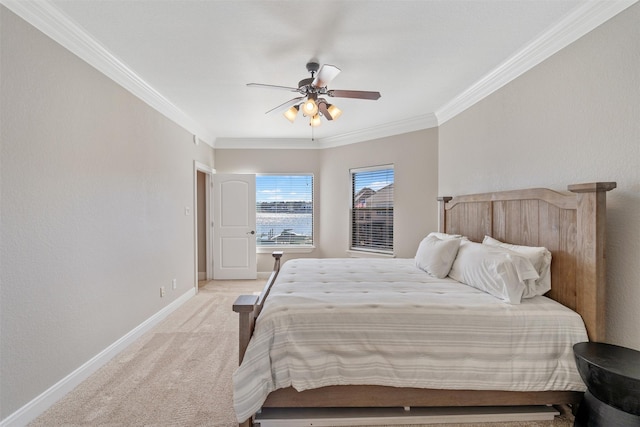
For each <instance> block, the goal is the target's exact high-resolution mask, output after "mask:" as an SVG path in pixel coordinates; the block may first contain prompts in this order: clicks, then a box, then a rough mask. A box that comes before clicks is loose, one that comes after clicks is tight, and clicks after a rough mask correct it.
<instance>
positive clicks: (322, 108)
mask: <svg viewBox="0 0 640 427" xmlns="http://www.w3.org/2000/svg"><path fill="white" fill-rule="evenodd" d="M318 110H319V111H320V112H321V113H322V115H323V116H324V118H325V119H327V120H333V117H331V113H329V110H327V104H326V102H319V103H318Z"/></svg>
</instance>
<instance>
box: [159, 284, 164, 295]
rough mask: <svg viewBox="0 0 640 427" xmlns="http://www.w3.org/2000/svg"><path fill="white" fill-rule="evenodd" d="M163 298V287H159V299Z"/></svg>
mask: <svg viewBox="0 0 640 427" xmlns="http://www.w3.org/2000/svg"><path fill="white" fill-rule="evenodd" d="M163 296H164V286H160V298H162V297H163Z"/></svg>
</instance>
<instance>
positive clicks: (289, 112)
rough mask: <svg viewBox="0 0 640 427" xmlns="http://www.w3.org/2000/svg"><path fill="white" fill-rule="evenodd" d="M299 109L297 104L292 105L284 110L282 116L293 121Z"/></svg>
mask: <svg viewBox="0 0 640 427" xmlns="http://www.w3.org/2000/svg"><path fill="white" fill-rule="evenodd" d="M299 109H300V106H299V105H294V106H293V107H291V108H289V109H288V110H287V111H285V112H284V116H285V117H286V118H287V120H289V121H290V122H291V123H293V122H294V121H295V120H296V117H297V116H298V110H299Z"/></svg>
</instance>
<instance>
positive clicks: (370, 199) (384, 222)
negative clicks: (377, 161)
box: [351, 165, 394, 253]
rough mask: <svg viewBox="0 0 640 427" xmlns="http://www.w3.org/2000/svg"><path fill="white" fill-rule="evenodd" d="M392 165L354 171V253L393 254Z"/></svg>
mask: <svg viewBox="0 0 640 427" xmlns="http://www.w3.org/2000/svg"><path fill="white" fill-rule="evenodd" d="M393 176H394V174H393V165H386V166H378V167H372V168H366V169H352V170H351V249H352V250H361V251H371V252H382V253H393Z"/></svg>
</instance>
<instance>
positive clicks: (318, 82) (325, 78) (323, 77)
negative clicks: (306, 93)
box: [311, 64, 340, 87]
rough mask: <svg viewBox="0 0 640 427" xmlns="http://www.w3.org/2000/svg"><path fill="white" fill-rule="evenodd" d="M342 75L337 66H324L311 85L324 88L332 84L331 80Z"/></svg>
mask: <svg viewBox="0 0 640 427" xmlns="http://www.w3.org/2000/svg"><path fill="white" fill-rule="evenodd" d="M338 74H340V68H338V67H336V66H335V65H329V64H324V65H323V66H322V67H321V68H320V71H318V75H316V78H315V79H313V82H312V83H311V85H312V86H314V87H324V86H326V85H328V84H329V83H331V80H333V79H335V78H336V76H337V75H338Z"/></svg>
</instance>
